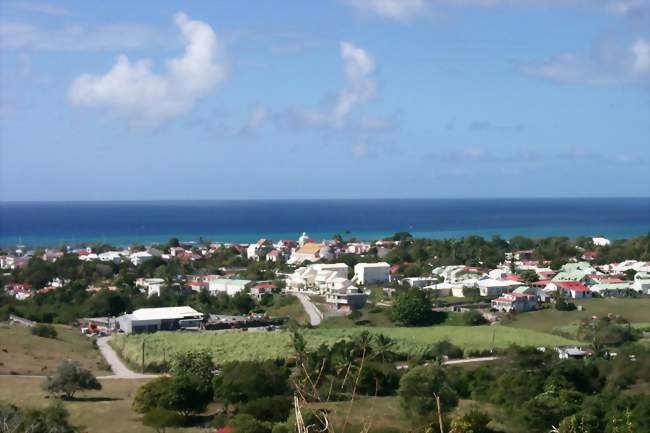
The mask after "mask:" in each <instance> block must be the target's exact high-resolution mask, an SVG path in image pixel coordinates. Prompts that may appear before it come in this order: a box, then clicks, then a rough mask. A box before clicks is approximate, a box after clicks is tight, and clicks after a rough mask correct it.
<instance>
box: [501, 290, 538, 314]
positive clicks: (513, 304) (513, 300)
mask: <svg viewBox="0 0 650 433" xmlns="http://www.w3.org/2000/svg"><path fill="white" fill-rule="evenodd" d="M492 308H493V309H494V310H497V311H505V312H510V311H516V312H523V311H531V310H534V309H535V308H537V296H535V295H530V294H527V293H514V292H513V293H506V294H505V295H503V296H501V297H499V298H496V299H493V300H492Z"/></svg>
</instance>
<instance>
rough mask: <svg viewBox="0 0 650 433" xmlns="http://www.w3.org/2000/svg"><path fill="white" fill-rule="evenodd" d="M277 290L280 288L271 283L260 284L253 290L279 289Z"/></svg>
mask: <svg viewBox="0 0 650 433" xmlns="http://www.w3.org/2000/svg"><path fill="white" fill-rule="evenodd" d="M277 288H278V286H276V285H275V284H271V283H260V284H258V285H256V286H254V287H253V289H271V290H273V289H277Z"/></svg>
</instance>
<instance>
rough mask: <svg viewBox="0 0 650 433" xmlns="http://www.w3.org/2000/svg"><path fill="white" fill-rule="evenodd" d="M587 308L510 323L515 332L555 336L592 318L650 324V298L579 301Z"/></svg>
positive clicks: (541, 313)
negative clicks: (614, 317)
mask: <svg viewBox="0 0 650 433" xmlns="http://www.w3.org/2000/svg"><path fill="white" fill-rule="evenodd" d="M575 303H576V305H581V306H583V307H584V310H583V311H578V310H574V311H557V310H555V309H552V308H549V309H544V310H539V311H531V312H528V313H522V314H519V315H518V316H517V318H516V319H515V320H513V321H512V322H509V323H507V326H509V327H513V328H523V329H530V330H533V331H539V332H553V330H554V329H555V328H558V327H564V326H570V325H576V324H578V323H579V322H580V320H582V319H588V318H591V316H606V315H607V314H610V313H611V314H618V315H621V316H623V317H625V318H626V319H628V320H629V321H630V322H632V323H637V322H650V298H639V299H633V298H594V299H583V300H577V301H575Z"/></svg>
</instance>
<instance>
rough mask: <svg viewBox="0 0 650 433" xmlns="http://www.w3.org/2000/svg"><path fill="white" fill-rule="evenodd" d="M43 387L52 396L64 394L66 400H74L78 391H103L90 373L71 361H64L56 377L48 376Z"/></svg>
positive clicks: (57, 370)
mask: <svg viewBox="0 0 650 433" xmlns="http://www.w3.org/2000/svg"><path fill="white" fill-rule="evenodd" d="M41 386H42V388H43V390H45V391H47V392H49V393H51V394H57V393H62V394H64V395H65V398H66V399H72V398H74V394H75V393H76V392H77V391H82V390H90V389H102V384H101V383H99V381H98V380H97V378H96V377H95V376H94V375H93V374H92V373H91V372H90V371H88V370H86V369H85V368H82V367H81V366H80V365H79V364H78V363H76V362H70V361H62V362H61V363H60V364H59V366H58V367H57V369H56V372H55V373H54V375H53V376H48V377H47V378H46V379H45V381H44V382H43V384H42V385H41Z"/></svg>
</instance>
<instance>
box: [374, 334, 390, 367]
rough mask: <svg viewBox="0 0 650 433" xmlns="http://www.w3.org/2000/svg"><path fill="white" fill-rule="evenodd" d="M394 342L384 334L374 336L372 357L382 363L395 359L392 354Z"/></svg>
mask: <svg viewBox="0 0 650 433" xmlns="http://www.w3.org/2000/svg"><path fill="white" fill-rule="evenodd" d="M393 347H395V342H394V341H393V340H392V339H391V338H390V337H387V336H385V335H384V334H376V335H375V336H374V345H373V352H374V353H373V357H375V358H379V359H380V360H381V362H382V363H384V362H386V361H390V360H391V359H393V358H394V357H395V352H393V350H392V349H393Z"/></svg>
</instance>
